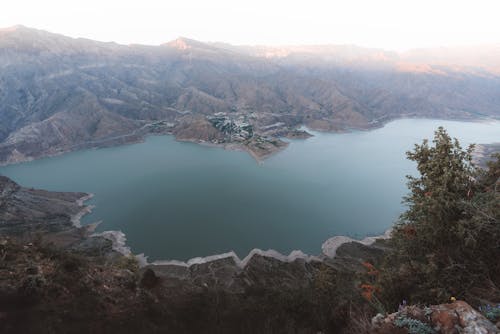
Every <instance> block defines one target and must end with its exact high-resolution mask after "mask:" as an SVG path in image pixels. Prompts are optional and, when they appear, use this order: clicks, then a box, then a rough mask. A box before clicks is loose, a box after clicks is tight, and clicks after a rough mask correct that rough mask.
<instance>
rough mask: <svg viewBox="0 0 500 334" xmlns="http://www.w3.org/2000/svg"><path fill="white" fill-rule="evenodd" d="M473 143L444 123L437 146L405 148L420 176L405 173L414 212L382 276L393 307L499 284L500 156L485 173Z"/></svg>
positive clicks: (396, 234)
mask: <svg viewBox="0 0 500 334" xmlns="http://www.w3.org/2000/svg"><path fill="white" fill-rule="evenodd" d="M473 148H474V147H473V146H472V145H471V146H469V147H468V148H467V149H465V150H464V149H462V147H461V146H460V144H459V142H458V141H457V140H456V139H454V140H452V139H451V138H450V136H449V135H448V134H447V132H446V131H445V130H444V129H443V128H442V127H440V128H439V129H438V130H437V131H436V132H435V136H434V140H433V145H429V142H428V141H427V140H424V142H423V143H422V144H421V145H418V144H417V145H415V148H414V150H413V151H411V152H407V157H408V159H410V160H412V161H415V162H416V163H417V170H418V172H419V173H420V176H418V177H414V176H407V178H408V187H409V190H410V193H409V195H407V196H406V197H404V203H405V204H406V205H407V207H408V209H407V211H406V212H405V213H403V214H402V215H401V217H400V221H399V222H398V224H397V225H396V226H395V228H394V231H393V234H392V238H391V242H390V243H391V247H392V251H391V252H390V254H389V256H388V257H387V258H386V261H385V264H384V266H383V273H382V274H381V285H382V287H383V291H384V292H385V295H384V297H385V299H386V301H388V302H389V304H392V305H395V303H396V302H397V301H399V300H402V299H404V298H409V299H410V301H411V302H433V303H439V302H444V301H446V300H448V298H449V296H450V295H453V296H457V297H461V298H464V297H466V294H467V291H468V290H469V289H470V288H472V287H477V286H481V285H482V284H484V283H485V282H488V283H489V285H493V286H497V287H498V286H500V285H499V283H500V281H499V276H500V264H499V263H498V260H497V259H498V258H499V257H500V224H499V216H500V215H499V213H500V210H499V203H500V201H499V199H500V197H499V193H498V189H497V188H498V174H499V171H500V162H499V161H500V156H497V157H496V159H497V160H496V161H493V162H490V163H489V170H488V171H479V170H478V169H476V167H475V166H474V163H473V161H472V151H473ZM491 283H493V284H491ZM384 287H386V288H384Z"/></svg>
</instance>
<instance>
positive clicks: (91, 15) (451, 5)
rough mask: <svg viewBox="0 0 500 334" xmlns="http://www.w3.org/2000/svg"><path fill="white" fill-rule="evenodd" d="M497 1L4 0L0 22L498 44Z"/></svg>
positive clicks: (103, 35) (336, 40)
mask: <svg viewBox="0 0 500 334" xmlns="http://www.w3.org/2000/svg"><path fill="white" fill-rule="evenodd" d="M499 13H500V1H499V0H411V1H410V0H371V1H370V0H344V1H337V0H330V1H328V0H326V1H319V0H303V1H296V0H288V1H282V0H244V1H241V0H205V1H202V0H198V1H195V0H139V1H136V0H2V5H1V10H0V27H9V26H13V25H16V24H22V25H25V26H28V27H33V28H38V29H43V30H48V31H51V32H56V33H61V34H64V35H67V36H71V37H85V38H90V39H94V40H99V41H106V42H107V41H115V42H117V43H121V44H152V45H158V44H161V43H165V42H168V41H170V40H173V39H175V38H177V37H179V36H184V37H189V38H193V39H197V40H200V41H211V42H214V41H222V42H227V43H231V44H249V45H257V44H258V45H304V44H355V45H358V46H365V47H377V48H384V49H389V50H398V51H402V50H406V49H410V48H417V47H436V46H454V45H477V44H490V43H500V19H499V18H498V17H500V14H499Z"/></svg>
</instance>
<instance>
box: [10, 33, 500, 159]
mask: <svg viewBox="0 0 500 334" xmlns="http://www.w3.org/2000/svg"><path fill="white" fill-rule="evenodd" d="M495 50H496V49H495ZM450 52H451V54H453V51H450ZM429 58H431V59H432V57H427V58H425V57H423V56H422V55H421V54H419V53H417V54H412V55H399V54H395V53H391V52H385V51H382V50H373V49H363V48H356V47H351V46H317V47H287V48H264V47H237V46H230V45H225V44H220V43H219V44H218V43H212V44H208V43H201V42H198V41H193V40H189V39H185V38H181V39H178V40H176V41H173V42H171V43H167V44H164V45H161V46H155V47H153V46H140V45H130V46H124V45H118V44H114V43H101V42H95V41H91V40H86V39H73V38H69V37H65V36H61V35H57V34H53V33H48V32H45V31H40V30H35V29H30V28H26V27H22V26H17V27H13V28H9V29H3V30H0V163H3V164H5V163H14V162H18V161H25V160H29V159H33V158H38V157H41V156H47V155H54V154H60V153H62V152H67V151H72V150H77V149H81V148H86V147H100V146H106V145H117V144H121V143H127V142H134V141H138V140H141V139H142V138H143V137H144V136H145V135H147V134H148V133H173V134H175V135H176V136H177V137H178V138H180V139H183V140H192V141H202V142H211V143H214V144H218V145H232V146H236V147H239V148H242V149H246V150H248V151H249V152H251V153H253V154H254V156H255V157H256V158H262V157H265V156H266V155H268V154H270V153H273V152H275V151H277V150H279V149H281V148H283V147H284V146H285V145H284V143H283V142H281V141H279V140H278V139H276V138H277V137H281V136H292V137H293V136H295V135H296V133H295V131H296V129H297V128H298V127H300V126H301V125H307V126H308V127H311V128H313V129H320V130H328V131H332V130H342V129H348V128H370V127H376V126H380V125H381V124H383V123H384V122H387V121H389V120H391V119H395V118H399V117H439V118H454V119H470V118H480V117H495V118H498V117H499V116H500V109H499V108H498V106H499V105H500V94H499V92H500V89H499V88H500V77H499V76H498V74H497V72H496V71H495V68H497V67H495V66H496V63H495V61H494V59H495V58H494V57H490V58H491V59H490V58H488V59H490V61H488V62H487V64H486V63H485V64H483V65H484V66H483V65H482V64H481V63H478V62H477V61H476V62H474V59H472V60H470V59H469V58H467V59H465V60H464V59H456V57H455V58H453V57H451V58H450V57H448V58H443V57H441V58H439V59H445V60H446V61H448V63H446V62H445V61H442V62H439V63H432V62H429V61H428V59H429ZM486 65H487V66H486ZM214 117H216V118H219V119H220V118H222V119H223V120H222V121H221V122H222V123H224V122H226V123H230V124H233V125H235V126H233V127H229V128H228V127H226V128H221V127H218V126H217V124H215V123H214V121H213V119H214ZM238 124H240V125H243V127H242V128H239V127H238V126H237V125H238ZM250 134H251V135H250ZM300 136H306V134H301V135H300Z"/></svg>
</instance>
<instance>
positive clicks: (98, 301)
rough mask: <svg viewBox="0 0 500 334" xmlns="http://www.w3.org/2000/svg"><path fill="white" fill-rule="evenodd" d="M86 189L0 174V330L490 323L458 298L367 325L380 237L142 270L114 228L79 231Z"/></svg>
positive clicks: (441, 328)
mask: <svg viewBox="0 0 500 334" xmlns="http://www.w3.org/2000/svg"><path fill="white" fill-rule="evenodd" d="M86 196H87V195H86V194H83V193H58V192H57V193H56V192H47V191H42V190H33V189H27V188H23V187H20V186H19V185H17V184H15V183H14V182H13V181H11V180H9V179H8V178H5V177H0V260H1V261H0V332H2V333H88V332H92V333H109V332H124V333H138V332H139V333H417V332H414V331H411V329H410V327H409V325H408V326H407V325H406V324H407V322H408V321H409V322H408V323H412V322H411V321H410V320H407V322H401V321H402V320H401V321H400V322H397V321H399V320H398V319H399V318H400V316H401V315H402V314H405V316H406V318H414V319H417V320H418V319H420V320H419V321H422V323H424V322H425V324H427V325H428V326H431V329H432V330H433V332H429V333H495V332H497V331H498V329H495V327H494V325H493V324H492V323H491V322H489V321H488V320H486V319H484V317H482V316H481V315H480V314H478V313H477V312H475V311H473V310H472V309H471V308H470V307H469V306H468V305H466V304H464V303H462V304H458V303H456V304H457V305H453V304H451V306H450V305H441V306H435V307H434V306H431V308H430V310H431V311H428V310H427V309H425V310H424V311H416V310H417V309H411V308H406V309H404V310H402V309H401V310H400V311H399V313H398V315H389V316H388V317H387V318H384V317H380V316H377V317H376V318H374V320H373V321H371V320H370V319H371V315H370V314H373V312H374V310H373V309H372V307H371V306H370V305H369V304H368V303H367V302H366V300H365V299H364V298H363V296H362V293H361V290H360V288H359V287H360V285H361V284H362V283H363V282H364V280H366V279H367V276H366V275H367V268H370V266H372V265H377V264H378V263H379V261H380V260H381V258H382V256H383V254H384V252H385V245H384V241H383V240H378V241H376V242H375V243H374V244H372V245H363V244H361V243H357V242H347V243H344V244H342V245H340V246H339V247H338V248H336V251H335V256H333V257H328V256H321V257H307V256H289V257H284V256H282V258H280V257H279V256H275V255H273V253H272V252H267V253H266V252H254V253H253V254H251V255H250V256H249V257H248V258H247V259H245V260H244V261H237V260H235V258H234V257H231V256H225V257H214V258H212V259H206V261H199V260H198V261H193V262H191V263H188V264H181V263H172V262H169V263H163V264H162V263H157V264H147V265H145V266H142V267H141V266H139V263H138V261H137V260H136V258H135V257H133V256H131V255H130V254H127V252H126V248H125V251H124V248H123V247H121V248H120V247H117V246H119V245H117V243H116V240H113V238H111V237H110V235H107V234H101V235H95V234H93V232H92V228H91V227H78V217H79V216H80V215H81V214H82V213H83V212H85V211H86V210H88V209H87V208H86V207H85V206H84V205H83V203H82V199H85V198H86ZM296 255H297V254H296ZM462 309H465V311H464V312H465V313H464V312H462V313H460V312H459V313H456V312H458V310H462ZM449 310H451V311H449ZM453 310H455V311H456V312H455V311H453ZM443 312H444V313H443ZM466 312H468V313H466ZM441 314H444V315H443V316H441ZM446 314H448V315H446ZM466 314H473V316H466ZM398 317H399V318H398ZM426 319H427V320H426ZM428 319H430V320H428ZM450 319H451V320H450ZM405 321H406V320H405ZM472 322H473V323H474V326H475V327H471V326H472V325H471V324H472ZM398 324H399V325H398ZM450 326H451V327H450ZM471 328H473V330H472V329H471ZM418 333H420V332H418ZM422 333H426V332H422Z"/></svg>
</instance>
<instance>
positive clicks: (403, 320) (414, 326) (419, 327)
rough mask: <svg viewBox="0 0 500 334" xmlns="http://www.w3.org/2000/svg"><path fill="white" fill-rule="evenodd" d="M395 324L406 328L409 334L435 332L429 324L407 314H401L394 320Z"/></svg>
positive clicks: (431, 333) (429, 333)
mask: <svg viewBox="0 0 500 334" xmlns="http://www.w3.org/2000/svg"><path fill="white" fill-rule="evenodd" d="M394 325H396V326H398V327H400V328H406V329H407V330H408V333H409V334H434V333H436V331H434V330H433V329H432V328H431V327H430V326H429V325H428V324H426V323H424V322H422V321H420V320H417V319H413V318H408V317H406V316H405V315H400V316H399V317H397V318H396V319H395V320H394Z"/></svg>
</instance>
